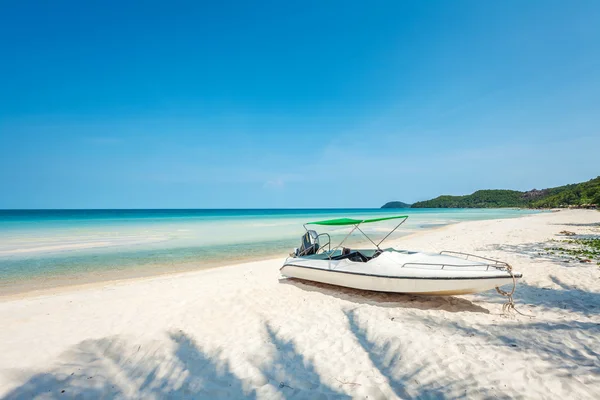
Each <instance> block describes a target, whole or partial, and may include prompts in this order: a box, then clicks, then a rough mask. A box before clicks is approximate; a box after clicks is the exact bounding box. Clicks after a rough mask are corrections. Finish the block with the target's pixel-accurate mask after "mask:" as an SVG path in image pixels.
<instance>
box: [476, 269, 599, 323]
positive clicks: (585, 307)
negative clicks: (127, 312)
mask: <svg viewBox="0 0 600 400" xmlns="http://www.w3.org/2000/svg"><path fill="white" fill-rule="evenodd" d="M550 279H551V280H552V282H553V283H554V284H556V285H557V286H559V288H558V289H557V288H551V287H540V286H535V285H531V284H528V283H526V282H519V283H518V284H517V289H516V291H515V296H514V297H515V300H516V301H517V307H518V305H519V304H523V303H525V304H527V305H532V306H535V307H544V308H558V309H562V310H567V311H571V312H577V313H582V314H585V315H590V314H598V313H600V293H598V292H588V291H585V290H582V289H579V288H577V287H574V286H572V285H568V284H566V283H564V282H562V281H561V280H560V279H559V278H558V277H556V276H552V275H551V276H550ZM476 296H477V297H478V298H481V299H485V300H486V301H488V302H492V303H501V302H503V301H504V298H498V296H492V295H491V293H490V292H484V293H478V294H477V295H476Z"/></svg>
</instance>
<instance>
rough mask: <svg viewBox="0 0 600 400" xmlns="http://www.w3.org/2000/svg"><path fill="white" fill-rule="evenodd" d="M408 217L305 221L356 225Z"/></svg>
mask: <svg viewBox="0 0 600 400" xmlns="http://www.w3.org/2000/svg"><path fill="white" fill-rule="evenodd" d="M399 218H408V215H397V216H395V217H382V218H372V219H352V218H336V219H327V220H325V221H315V222H307V223H306V225H358V224H367V223H369V222H379V221H387V220H388V219H399Z"/></svg>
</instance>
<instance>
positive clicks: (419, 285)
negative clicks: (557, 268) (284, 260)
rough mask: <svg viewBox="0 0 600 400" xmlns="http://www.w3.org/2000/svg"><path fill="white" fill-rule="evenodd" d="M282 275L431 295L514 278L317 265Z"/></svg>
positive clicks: (475, 290) (496, 284)
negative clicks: (379, 272)
mask: <svg viewBox="0 0 600 400" xmlns="http://www.w3.org/2000/svg"><path fill="white" fill-rule="evenodd" d="M281 274H282V275H284V276H287V277H290V278H298V279H304V280H307V281H313V282H322V283H327V284H330V285H336V286H344V287H349V288H354V289H361V290H371V291H376V292H393V293H410V294H423V295H432V296H433V295H437V296H449V295H459V294H469V293H478V292H484V291H487V290H490V289H494V288H496V287H500V286H503V285H508V284H510V285H512V283H513V279H512V278H511V277H510V276H506V277H496V278H494V277H477V278H467V277H465V278H432V277H422V278H418V277H389V276H370V275H362V274H356V273H351V272H342V271H332V270H323V269H317V268H306V267H295V266H290V265H286V266H284V267H283V268H281Z"/></svg>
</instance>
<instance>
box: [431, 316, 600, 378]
mask: <svg viewBox="0 0 600 400" xmlns="http://www.w3.org/2000/svg"><path fill="white" fill-rule="evenodd" d="M428 324H431V325H437V328H438V329H441V330H445V331H447V332H449V333H451V334H452V335H458V336H453V337H454V338H455V340H457V341H459V340H460V337H461V336H462V337H463V338H464V339H466V340H469V338H472V337H474V336H477V337H480V338H482V339H484V340H485V343H486V344H488V345H492V346H494V345H495V346H505V347H507V348H508V349H510V350H512V351H514V352H518V353H523V352H526V353H527V354H528V355H529V356H534V357H537V358H539V359H541V360H543V361H546V362H547V364H546V365H547V367H545V368H544V367H535V368H544V369H543V370H539V371H538V372H540V373H542V374H549V375H551V376H552V375H553V376H557V377H560V376H563V377H572V376H578V375H585V374H589V375H592V376H599V374H600V352H599V350H598V347H597V346H594V345H592V344H596V343H597V337H598V336H599V335H600V324H598V323H596V322H581V321H569V322H568V323H562V322H561V323H547V322H531V323H526V324H514V325H511V326H510V329H507V327H506V325H502V324H491V325H486V326H485V327H475V326H472V325H466V324H464V325H463V324H460V323H457V322H448V321H441V322H439V323H437V324H436V322H433V321H430V322H428ZM507 332H510V335H508V334H507ZM532 365H533V364H532Z"/></svg>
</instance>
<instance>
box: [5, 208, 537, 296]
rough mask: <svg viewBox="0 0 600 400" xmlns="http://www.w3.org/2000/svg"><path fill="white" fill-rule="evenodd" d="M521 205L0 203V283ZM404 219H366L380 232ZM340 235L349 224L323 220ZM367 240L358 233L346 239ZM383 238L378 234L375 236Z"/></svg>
mask: <svg viewBox="0 0 600 400" xmlns="http://www.w3.org/2000/svg"><path fill="white" fill-rule="evenodd" d="M530 213H532V211H529V210H515V209H469V210H464V209H402V210H382V209H311V210H282V209H277V210H52V211H44V210H31V211H8V210H0V291H3V290H7V288H10V287H11V286H14V285H22V284H25V283H31V282H44V283H45V284H46V285H50V286H51V285H52V282H53V281H58V280H60V281H61V282H63V283H64V281H65V280H67V281H68V280H72V281H73V282H77V281H89V280H94V279H102V280H103V279H108V277H119V276H128V275H136V276H138V275H151V274H154V273H163V272H169V271H181V270H189V269H201V268H207V267H211V266H218V265H226V264H231V263H234V262H240V261H246V260H254V259H260V258H266V257H276V256H284V255H286V254H287V253H289V252H290V251H291V250H292V249H293V248H294V247H297V246H298V245H299V243H300V240H299V238H300V236H301V235H302V234H303V233H304V228H303V223H306V222H309V221H314V220H322V219H328V218H340V217H353V218H361V217H366V218H368V217H381V216H391V215H398V214H400V215H408V216H409V218H408V220H407V221H406V223H405V224H404V225H403V226H402V227H401V228H400V229H398V231H397V232H396V233H394V234H393V235H392V236H391V238H398V237H400V236H402V235H407V234H410V233H413V232H416V231H419V230H423V229H431V228H434V227H439V226H444V225H447V224H451V223H456V222H460V221H469V220H482V219H496V218H513V217H518V216H521V215H524V214H530ZM397 223H398V220H392V221H386V222H382V223H378V224H371V225H364V226H363V227H362V228H363V230H364V231H365V233H368V234H369V235H371V236H373V237H374V238H375V239H379V240H380V239H382V238H383V237H384V236H385V235H386V234H387V232H389V230H390V229H391V228H393V227H394V226H395V224H397ZM318 228H319V229H318V230H319V231H320V232H321V231H323V232H328V233H330V234H331V235H332V238H333V239H334V241H335V239H337V240H338V241H339V240H341V238H343V237H344V236H345V235H346V233H347V232H348V231H349V229H348V227H333V228H332V227H318ZM359 241H361V242H364V241H365V239H364V237H362V236H361V235H360V233H357V234H354V235H352V236H351V237H350V239H349V241H348V243H349V244H352V243H357V242H359ZM377 241H378V240H377Z"/></svg>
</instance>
